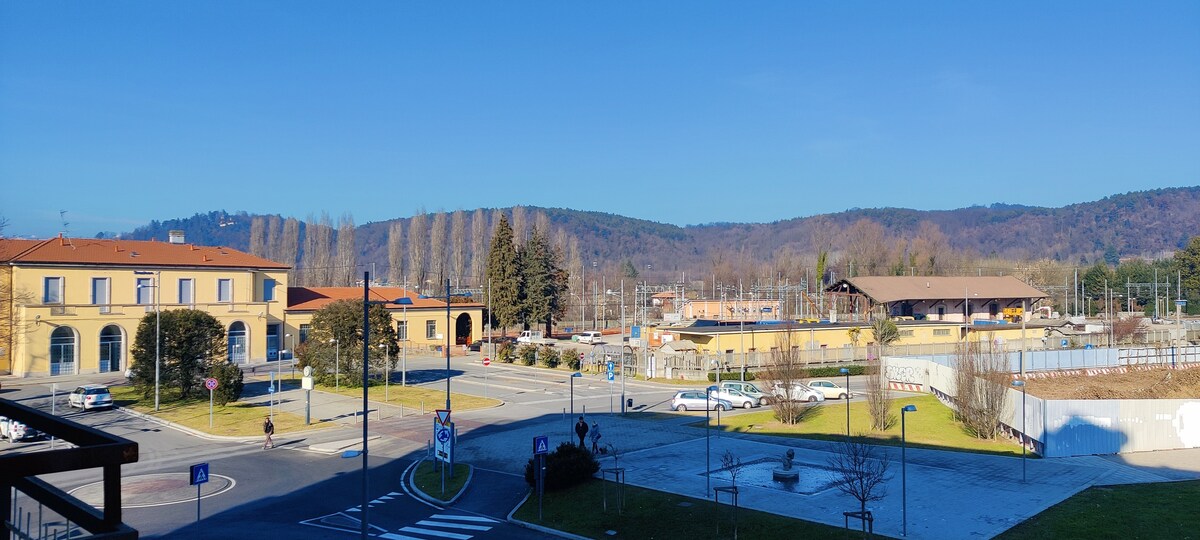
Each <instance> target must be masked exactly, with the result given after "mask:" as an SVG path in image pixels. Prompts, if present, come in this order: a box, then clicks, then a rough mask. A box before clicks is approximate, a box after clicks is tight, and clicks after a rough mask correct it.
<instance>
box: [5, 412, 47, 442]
mask: <svg viewBox="0 0 1200 540" xmlns="http://www.w3.org/2000/svg"><path fill="white" fill-rule="evenodd" d="M40 435H41V433H38V430H36V429H33V428H31V427H29V426H27V425H25V424H22V423H21V422H18V421H16V420H13V419H11V418H8V417H6V416H0V439H8V442H10V443H11V442H17V441H20V440H22V439H36V438H37V437H39V436H40Z"/></svg>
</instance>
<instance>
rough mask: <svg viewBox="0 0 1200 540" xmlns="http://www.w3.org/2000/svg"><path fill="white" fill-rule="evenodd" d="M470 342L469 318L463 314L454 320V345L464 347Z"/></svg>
mask: <svg viewBox="0 0 1200 540" xmlns="http://www.w3.org/2000/svg"><path fill="white" fill-rule="evenodd" d="M470 342H471V316H470V315H468V314H466V313H463V314H461V315H459V316H458V318H457V319H454V343H455V344H457V345H466V344H468V343H470Z"/></svg>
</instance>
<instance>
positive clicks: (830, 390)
mask: <svg viewBox="0 0 1200 540" xmlns="http://www.w3.org/2000/svg"><path fill="white" fill-rule="evenodd" d="M808 387H809V388H812V389H813V390H816V391H818V392H820V393H822V394H824V395H825V399H849V398H850V397H852V396H854V392H851V391H850V389H849V388H842V387H841V386H840V385H838V384H836V383H834V382H833V381H826V380H824V379H818V380H815V381H808Z"/></svg>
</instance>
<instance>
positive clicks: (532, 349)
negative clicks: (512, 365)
mask: <svg viewBox="0 0 1200 540" xmlns="http://www.w3.org/2000/svg"><path fill="white" fill-rule="evenodd" d="M517 358H519V359H520V360H521V365H523V366H532V365H533V364H534V363H535V362H537V345H521V346H520V347H519V348H517Z"/></svg>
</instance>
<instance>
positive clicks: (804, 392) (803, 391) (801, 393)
mask: <svg viewBox="0 0 1200 540" xmlns="http://www.w3.org/2000/svg"><path fill="white" fill-rule="evenodd" d="M771 393H772V394H774V395H775V399H790V400H791V401H807V402H809V403H816V402H818V401H825V394H823V393H821V392H818V391H816V390H813V389H812V388H809V387H808V385H805V384H800V383H795V384H793V385H792V387H791V389H790V391H785V389H784V387H783V385H780V384H776V385H775V386H773V387H772V388H771Z"/></svg>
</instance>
